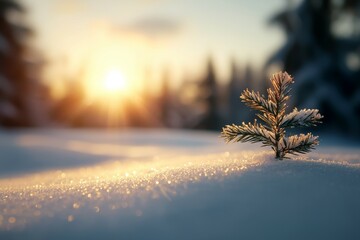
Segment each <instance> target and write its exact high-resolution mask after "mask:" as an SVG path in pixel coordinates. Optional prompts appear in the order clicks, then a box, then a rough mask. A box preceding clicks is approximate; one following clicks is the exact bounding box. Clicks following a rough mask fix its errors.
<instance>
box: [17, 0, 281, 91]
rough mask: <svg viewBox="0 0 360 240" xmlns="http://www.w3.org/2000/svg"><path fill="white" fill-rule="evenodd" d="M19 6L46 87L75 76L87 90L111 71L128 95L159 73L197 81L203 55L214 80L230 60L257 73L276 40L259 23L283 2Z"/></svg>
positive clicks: (33, 1) (110, 0) (110, 1)
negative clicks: (212, 65) (39, 59)
mask: <svg viewBox="0 0 360 240" xmlns="http://www.w3.org/2000/svg"><path fill="white" fill-rule="evenodd" d="M21 2H22V3H23V4H24V5H25V6H26V7H27V9H28V15H27V19H28V22H29V25H30V26H31V27H32V28H34V30H35V32H36V37H35V45H36V46H37V49H39V50H40V51H41V52H42V53H43V55H44V56H45V57H46V59H47V63H48V64H47V66H46V68H45V76H46V78H47V81H49V82H50V81H51V83H52V84H53V85H56V84H59V81H60V79H61V77H63V76H64V75H76V74H79V73H80V72H81V73H82V74H83V78H85V79H86V81H87V83H89V86H90V85H91V84H92V85H93V88H94V89H96V84H95V83H96V82H98V81H100V82H101V81H105V79H106V76H108V75H109V73H111V72H114V71H115V72H116V74H121V76H122V78H124V80H125V81H127V82H128V84H127V85H131V86H132V87H133V88H141V87H142V85H143V82H144V79H146V81H159V79H161V76H162V74H163V73H164V71H168V72H169V74H170V76H171V78H172V79H173V80H174V81H173V85H177V84H178V83H179V82H180V81H181V79H183V78H184V75H190V76H199V75H200V74H201V73H202V72H203V71H204V66H205V60H206V58H207V57H208V56H212V57H213V59H214V62H215V65H216V70H217V74H218V76H219V78H220V79H221V80H222V81H226V80H227V78H228V75H229V66H230V65H229V63H230V59H231V58H235V59H236V60H237V62H238V63H239V64H240V66H242V67H244V66H245V65H246V64H247V63H252V64H253V65H255V66H261V65H262V64H263V62H264V60H265V59H266V58H267V57H268V56H269V54H270V53H272V52H273V51H275V49H276V48H277V47H278V46H279V45H280V44H281V43H282V39H283V36H282V33H281V32H280V30H279V29H278V28H275V27H270V26H269V25H268V24H267V20H268V19H269V18H270V17H271V16H272V15H273V14H274V13H276V12H278V11H279V10H281V9H282V8H284V7H285V6H286V1H284V0H271V1H266V0H258V1H239V0H226V1H220V0H132V1H130V0H128V1H125V0H117V1H116V0H102V1H99V0H47V1H43V0H22V1H21ZM116 74H115V75H116ZM129 83H130V84H129ZM148 84H149V83H148ZM149 85H150V86H154V85H153V84H149ZM155 85H156V84H155ZM104 86H105V85H104Z"/></svg>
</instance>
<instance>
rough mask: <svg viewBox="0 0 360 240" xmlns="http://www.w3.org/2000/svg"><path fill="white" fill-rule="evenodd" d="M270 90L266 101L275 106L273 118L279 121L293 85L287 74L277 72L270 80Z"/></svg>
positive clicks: (283, 113)
mask: <svg viewBox="0 0 360 240" xmlns="http://www.w3.org/2000/svg"><path fill="white" fill-rule="evenodd" d="M270 81H271V85H272V86H273V90H272V89H270V88H269V89H268V90H267V92H268V101H269V102H273V103H274V104H275V106H276V108H275V116H276V117H277V120H278V121H281V120H282V118H283V116H284V115H285V109H286V101H287V100H288V99H289V93H290V91H291V88H290V85H291V84H292V83H294V81H293V78H292V77H291V76H290V75H289V74H288V73H287V72H278V73H276V74H273V75H272V77H271V79H270Z"/></svg>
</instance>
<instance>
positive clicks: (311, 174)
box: [0, 130, 360, 239]
mask: <svg viewBox="0 0 360 240" xmlns="http://www.w3.org/2000/svg"><path fill="white" fill-rule="evenodd" d="M218 135H219V134H214V133H206V132H190V131H165V130H126V131H117V132H114V131H104V130H76V131H75V130H36V131H35V130H21V131H20V130H19V131H13V132H7V131H1V132H0V239H100V238H102V239H360V204H359V203H360V148H359V145H353V146H349V144H348V143H346V142H340V141H339V140H336V138H335V140H334V138H330V137H328V136H326V137H324V138H322V137H320V144H321V145H320V146H319V147H318V150H316V151H314V152H312V153H309V154H306V155H302V156H300V157H296V158H293V159H292V160H284V161H276V160H274V158H273V153H272V152H271V151H270V150H269V149H267V148H261V147H259V145H256V144H240V143H239V144H228V145H226V144H224V143H223V142H222V139H220V138H219V137H218Z"/></svg>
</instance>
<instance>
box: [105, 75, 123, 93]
mask: <svg viewBox="0 0 360 240" xmlns="http://www.w3.org/2000/svg"><path fill="white" fill-rule="evenodd" d="M127 87H128V85H127V81H126V79H125V76H124V74H122V73H121V72H120V71H119V70H115V69H112V70H109V71H108V72H107V73H106V75H105V78H104V82H103V88H104V90H105V92H108V93H119V92H123V91H126V89H127Z"/></svg>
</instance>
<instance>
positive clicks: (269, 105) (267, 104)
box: [240, 89, 276, 114]
mask: <svg viewBox="0 0 360 240" xmlns="http://www.w3.org/2000/svg"><path fill="white" fill-rule="evenodd" d="M240 99H241V100H242V102H244V103H245V104H246V105H247V106H249V107H251V108H252V109H254V110H258V111H261V112H265V113H272V114H275V110H276V105H275V103H274V102H272V101H267V100H266V99H265V98H264V97H263V96H261V95H260V93H259V92H254V91H251V92H250V91H249V90H248V89H246V90H244V91H243V93H242V94H241V96H240Z"/></svg>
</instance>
